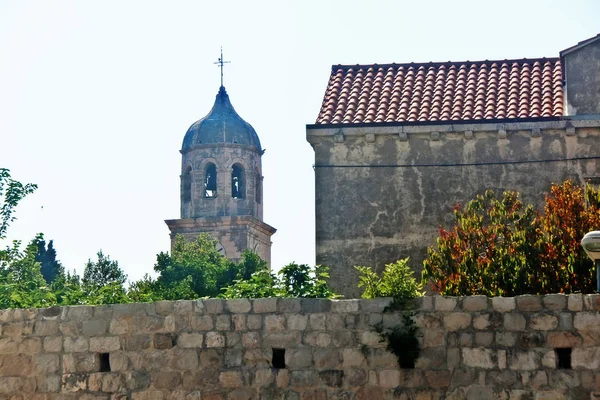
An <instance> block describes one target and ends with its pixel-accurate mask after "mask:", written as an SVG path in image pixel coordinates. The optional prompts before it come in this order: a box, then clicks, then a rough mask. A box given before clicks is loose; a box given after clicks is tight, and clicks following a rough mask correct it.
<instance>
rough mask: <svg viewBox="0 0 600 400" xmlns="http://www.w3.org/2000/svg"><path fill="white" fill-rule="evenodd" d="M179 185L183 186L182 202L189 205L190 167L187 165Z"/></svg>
mask: <svg viewBox="0 0 600 400" xmlns="http://www.w3.org/2000/svg"><path fill="white" fill-rule="evenodd" d="M181 184H182V186H183V190H182V193H181V194H182V196H181V197H182V200H183V202H184V203H189V202H190V201H191V200H192V167H190V166H189V165H188V167H187V168H186V169H185V172H184V173H183V176H182V182H181Z"/></svg>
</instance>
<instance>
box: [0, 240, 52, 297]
mask: <svg viewBox="0 0 600 400" xmlns="http://www.w3.org/2000/svg"><path fill="white" fill-rule="evenodd" d="M40 238H41V236H37V237H36V238H34V239H33V240H32V241H31V242H30V243H29V244H28V245H27V247H26V248H25V251H21V250H20V247H21V243H20V242H19V241H14V242H13V246H12V247H9V248H7V249H6V250H0V308H29V307H49V306H52V305H54V304H56V297H55V296H54V293H52V291H51V290H50V288H49V287H48V285H47V284H46V281H45V280H44V277H43V276H42V273H41V272H40V264H39V263H38V262H37V261H36V260H35V255H36V253H37V241H38V240H40Z"/></svg>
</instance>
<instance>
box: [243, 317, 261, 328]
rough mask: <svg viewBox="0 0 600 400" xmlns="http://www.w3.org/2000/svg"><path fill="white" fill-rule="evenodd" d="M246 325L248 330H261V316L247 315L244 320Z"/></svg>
mask: <svg viewBox="0 0 600 400" xmlns="http://www.w3.org/2000/svg"><path fill="white" fill-rule="evenodd" d="M246 325H247V327H248V329H249V330H259V329H262V316H261V315H252V314H250V315H248V316H247V318H246Z"/></svg>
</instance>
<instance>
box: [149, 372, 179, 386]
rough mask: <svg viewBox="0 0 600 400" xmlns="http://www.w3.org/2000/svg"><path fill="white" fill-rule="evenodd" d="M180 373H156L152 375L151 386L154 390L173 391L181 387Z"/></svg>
mask: <svg viewBox="0 0 600 400" xmlns="http://www.w3.org/2000/svg"><path fill="white" fill-rule="evenodd" d="M181 382H182V379H181V372H179V371H156V372H153V373H152V386H154V387H155V388H156V389H164V390H173V388H176V387H179V386H180V385H181Z"/></svg>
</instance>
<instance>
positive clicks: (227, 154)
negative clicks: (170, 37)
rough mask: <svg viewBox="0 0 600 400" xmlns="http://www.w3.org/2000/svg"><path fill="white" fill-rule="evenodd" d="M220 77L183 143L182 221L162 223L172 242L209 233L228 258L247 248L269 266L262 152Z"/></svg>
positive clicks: (269, 228)
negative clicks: (211, 100)
mask: <svg viewBox="0 0 600 400" xmlns="http://www.w3.org/2000/svg"><path fill="white" fill-rule="evenodd" d="M222 60H223V58H222V55H221V58H220V59H219V64H220V65H221V68H222V67H223V63H225V62H224V61H222ZM221 71H222V69H221ZM221 73H222V72H221ZM222 79H223V78H222V75H221V87H220V88H219V92H218V93H217V97H216V99H215V104H214V105H213V108H212V110H210V112H209V113H208V115H206V116H205V117H204V118H202V119H201V120H199V121H197V122H195V123H193V124H192V126H190V128H189V129H188V131H187V133H186V134H185V137H184V139H183V145H182V147H181V155H182V157H181V158H182V160H181V218H180V219H172V220H166V221H165V222H166V224H167V226H168V227H169V230H170V231H171V241H173V240H174V238H175V235H177V234H182V235H184V236H185V237H186V238H188V239H190V240H193V239H195V238H196V236H198V234H200V233H208V234H210V235H211V236H212V237H213V238H214V239H216V240H217V241H218V242H219V243H218V246H219V250H220V251H221V252H222V254H224V255H225V256H226V257H227V258H229V259H232V260H239V259H240V258H241V255H242V253H243V252H244V250H246V249H249V250H252V251H254V252H255V253H257V254H258V255H259V256H260V257H261V258H262V259H263V260H265V261H267V263H268V264H269V265H270V263H271V236H272V235H273V234H274V233H275V231H276V229H275V228H273V227H272V226H270V225H268V224H266V223H264V222H263V176H262V162H261V158H262V155H263V153H264V150H263V149H262V148H261V145H260V140H259V138H258V135H257V134H256V131H255V130H254V128H252V126H251V125H250V124H249V123H247V122H246V121H244V120H243V119H242V118H241V117H240V116H239V115H238V114H237V112H236V111H235V109H234V108H233V106H232V105H231V102H230V100H229V95H228V94H227V91H226V90H225V87H224V86H223V85H222Z"/></svg>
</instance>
